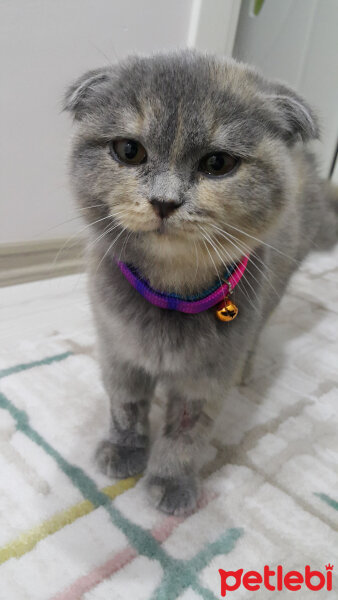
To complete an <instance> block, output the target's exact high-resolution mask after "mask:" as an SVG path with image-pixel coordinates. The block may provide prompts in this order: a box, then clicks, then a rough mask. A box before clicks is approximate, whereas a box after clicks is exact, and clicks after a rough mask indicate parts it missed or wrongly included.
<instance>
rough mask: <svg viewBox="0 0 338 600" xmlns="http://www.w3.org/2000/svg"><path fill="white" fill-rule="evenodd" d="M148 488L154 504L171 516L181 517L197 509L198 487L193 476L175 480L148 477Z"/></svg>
mask: <svg viewBox="0 0 338 600" xmlns="http://www.w3.org/2000/svg"><path fill="white" fill-rule="evenodd" d="M146 486H147V490H148V494H149V496H150V499H151V501H152V503H153V504H155V506H156V507H157V508H159V509H160V510H162V511H163V512H165V513H167V514H169V515H175V516H177V517H181V516H183V515H188V514H190V513H191V512H193V510H194V509H195V508H196V504H197V495H198V486H197V481H196V478H195V477H194V476H192V475H185V476H181V477H175V478H174V477H159V476H157V475H148V476H147V479H146Z"/></svg>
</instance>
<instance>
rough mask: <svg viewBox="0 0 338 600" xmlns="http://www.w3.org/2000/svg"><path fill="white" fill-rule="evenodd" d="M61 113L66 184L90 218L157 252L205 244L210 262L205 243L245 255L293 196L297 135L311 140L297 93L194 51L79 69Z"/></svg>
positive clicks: (313, 131)
mask: <svg viewBox="0 0 338 600" xmlns="http://www.w3.org/2000/svg"><path fill="white" fill-rule="evenodd" d="M65 108H66V109H67V110H69V111H70V112H71V113H72V114H73V116H74V118H75V120H76V122H77V124H78V128H77V134H76V136H75V139H74V145H73V154H72V167H71V168H72V180H73V185H74V189H75V192H76V195H77V198H78V200H79V202H80V204H81V206H82V207H83V208H84V210H83V212H84V213H85V216H86V218H87V220H88V222H94V221H97V223H96V224H95V225H93V227H94V228H97V229H96V231H98V232H101V233H102V234H105V235H102V239H104V240H105V241H106V242H107V243H109V244H112V242H113V241H114V240H115V239H117V236H118V235H119V234H120V233H121V232H123V233H121V236H120V242H121V241H122V240H124V241H126V236H129V238H128V239H129V241H128V244H130V241H132V244H131V245H132V246H133V247H134V248H135V245H136V246H137V244H139V245H140V247H141V246H142V248H143V250H144V249H145V248H146V249H147V251H149V253H150V254H152V256H153V257H155V259H156V256H157V255H158V256H160V255H163V252H164V253H169V254H170V253H171V254H172V255H174V254H175V252H177V253H178V252H179V248H180V247H182V248H185V250H184V251H185V252H186V251H187V248H189V247H190V248H191V252H195V251H196V247H207V248H208V251H209V250H210V252H211V253H212V254H213V256H214V257H215V259H216V260H217V261H218V259H217V253H216V252H215V248H214V247H213V246H212V241H213V242H214V246H215V247H216V248H218V250H219V252H222V251H224V252H225V253H226V254H225V255H224V254H223V257H225V256H226V255H227V256H229V258H237V257H238V256H240V255H242V254H243V253H244V250H245V247H251V246H252V245H253V244H255V242H254V238H262V237H264V234H265V232H266V231H267V230H268V229H269V228H271V227H272V226H273V224H274V223H275V222H276V220H278V216H279V215H280V214H281V212H282V211H283V208H284V206H285V204H286V203H287V202H288V201H289V198H290V197H292V195H293V189H294V186H295V178H296V174H295V167H294V161H293V152H294V148H295V144H296V142H297V141H302V140H303V141H307V140H309V139H311V138H316V137H318V126H317V121H316V118H315V116H314V115H313V113H312V111H311V109H310V108H309V107H308V106H307V104H306V103H305V102H304V101H303V100H302V99H301V98H300V97H299V96H298V95H297V94H296V93H295V92H293V91H292V90H290V89H289V88H287V87H285V86H284V85H282V84H279V83H274V82H269V81H267V80H265V79H264V78H263V77H261V76H260V75H259V74H257V73H256V72H255V71H254V70H253V69H251V68H250V67H248V66H246V65H243V64H238V63H236V62H235V61H232V60H230V61H225V60H224V61H223V60H220V59H216V58H214V57H206V56H202V55H199V54H195V53H191V52H181V53H177V54H170V55H158V56H154V57H151V58H130V59H128V60H126V61H125V62H122V63H120V64H118V65H113V66H111V67H105V68H102V69H99V70H97V71H91V72H89V73H86V74H85V75H84V76H83V77H81V78H80V79H79V80H78V81H76V82H75V84H74V85H73V86H72V87H71V88H70V89H69V91H68V93H67V95H66V100H65ZM99 219H102V220H99ZM123 228H125V229H124V230H123ZM110 230H111V231H110ZM241 232H242V233H241ZM250 236H251V237H250ZM217 244H218V246H217ZM117 247H119V248H120V250H121V245H120V243H117V245H116V246H115V248H117ZM221 247H222V249H221ZM111 252H114V248H113V246H112V249H111ZM218 262H219V261H218ZM228 262H229V261H228Z"/></svg>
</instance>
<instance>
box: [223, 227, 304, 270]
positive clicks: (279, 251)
mask: <svg viewBox="0 0 338 600" xmlns="http://www.w3.org/2000/svg"><path fill="white" fill-rule="evenodd" d="M226 226H227V227H230V228H231V229H235V231H238V232H239V233H242V234H243V235H246V236H247V237H249V238H251V239H252V240H255V241H256V242H259V244H263V246H267V247H268V248H270V249H271V250H274V251H275V252H277V253H278V254H280V255H281V256H284V257H285V258H288V259H289V260H292V261H293V262H295V263H297V264H299V263H300V261H299V260H296V259H295V258H293V256H288V255H287V254H285V253H284V252H282V251H281V250H279V249H278V248H275V246H272V245H271V244H268V243H267V242H263V240H260V239H259V238H256V237H255V236H254V235H251V234H250V233H247V232H246V231H243V229H239V228H238V227H235V226H234V225H230V224H229V223H227V225H226ZM214 227H215V228H216V229H219V231H222V232H224V229H220V228H219V227H217V226H216V225H214ZM225 233H226V232H225Z"/></svg>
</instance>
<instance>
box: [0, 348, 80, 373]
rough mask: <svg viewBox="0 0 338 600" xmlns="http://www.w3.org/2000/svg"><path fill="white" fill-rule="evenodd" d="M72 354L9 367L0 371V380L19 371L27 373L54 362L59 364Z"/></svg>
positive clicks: (63, 354)
mask: <svg viewBox="0 0 338 600" xmlns="http://www.w3.org/2000/svg"><path fill="white" fill-rule="evenodd" d="M73 354H74V353H73V352H62V354H54V356H47V358H43V359H42V360H35V361H34V362H30V363H22V364H20V365H15V366H14V367H9V368H8V369H2V370H1V369H0V379H3V377H8V375H14V374H15V373H20V372H21V371H27V370H28V369H32V368H33V367H41V366H43V365H51V364H52V363H54V362H60V361H61V360H65V358H68V357H69V356H72V355H73Z"/></svg>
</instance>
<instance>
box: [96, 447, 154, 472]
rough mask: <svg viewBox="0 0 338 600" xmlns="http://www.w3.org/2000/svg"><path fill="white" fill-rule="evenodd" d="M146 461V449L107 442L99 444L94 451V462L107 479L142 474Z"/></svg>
mask: <svg viewBox="0 0 338 600" xmlns="http://www.w3.org/2000/svg"><path fill="white" fill-rule="evenodd" d="M147 459H148V448H147V447H129V446H121V445H119V444H114V443H113V442H110V441H109V440H105V441H103V442H101V444H100V445H99V447H98V449H97V451H96V462H97V464H98V466H99V469H100V471H101V472H102V473H104V474H105V475H108V477H117V478H118V479H124V478H125V477H131V476H132V475H138V474H139V473H142V471H144V470H145V468H146V465H147Z"/></svg>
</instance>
